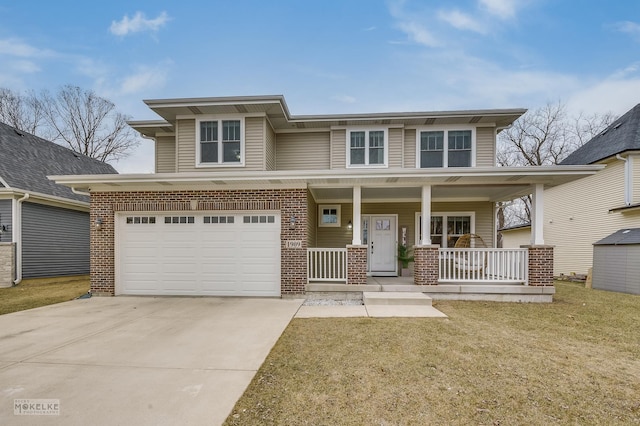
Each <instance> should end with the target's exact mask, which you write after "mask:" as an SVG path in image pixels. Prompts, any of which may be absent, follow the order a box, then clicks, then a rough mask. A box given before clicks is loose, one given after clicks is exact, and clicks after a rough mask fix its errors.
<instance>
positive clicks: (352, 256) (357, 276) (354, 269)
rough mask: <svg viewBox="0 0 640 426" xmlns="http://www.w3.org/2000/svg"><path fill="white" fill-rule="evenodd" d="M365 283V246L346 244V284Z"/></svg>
mask: <svg viewBox="0 0 640 426" xmlns="http://www.w3.org/2000/svg"><path fill="white" fill-rule="evenodd" d="M366 283H367V246H352V245H348V246H347V284H360V285H364V284H366Z"/></svg>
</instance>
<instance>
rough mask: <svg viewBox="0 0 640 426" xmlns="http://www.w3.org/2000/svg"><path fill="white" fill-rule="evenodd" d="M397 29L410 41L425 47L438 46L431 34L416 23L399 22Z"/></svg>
mask: <svg viewBox="0 0 640 426" xmlns="http://www.w3.org/2000/svg"><path fill="white" fill-rule="evenodd" d="M398 28H399V29H400V30H401V31H402V32H404V33H405V34H406V35H407V37H408V38H409V40H410V41H413V42H415V43H418V44H422V45H424V46H427V47H437V46H439V45H440V43H439V42H438V40H436V38H435V37H434V36H433V35H432V34H431V32H429V30H427V29H426V28H425V27H424V26H423V25H421V24H419V23H417V22H414V21H401V22H398Z"/></svg>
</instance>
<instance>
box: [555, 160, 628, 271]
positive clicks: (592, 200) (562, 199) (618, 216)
mask: <svg viewBox="0 0 640 426" xmlns="http://www.w3.org/2000/svg"><path fill="white" fill-rule="evenodd" d="M622 206H624V163H623V162H622V161H619V160H614V161H612V162H610V163H608V164H607V167H606V168H605V169H604V170H600V171H599V172H597V173H596V174H595V175H593V176H589V177H586V178H583V179H579V180H577V181H573V182H569V183H566V184H564V185H560V186H556V187H554V188H550V189H547V190H545V192H544V242H545V244H549V245H553V246H555V249H554V274H555V275H559V274H561V273H563V274H570V273H571V272H575V273H578V274H586V273H587V271H588V269H589V268H590V267H591V266H592V259H593V246H592V244H593V243H595V242H596V241H598V240H600V239H602V238H604V237H606V236H607V235H609V234H612V233H613V232H615V231H617V230H619V229H622V228H627V227H629V228H630V227H633V228H637V227H640V212H626V213H621V212H613V213H609V210H610V209H612V208H616V207H622Z"/></svg>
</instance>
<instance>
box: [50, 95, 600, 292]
mask: <svg viewBox="0 0 640 426" xmlns="http://www.w3.org/2000/svg"><path fill="white" fill-rule="evenodd" d="M145 103H146V104H147V105H148V106H149V107H150V108H151V109H152V110H153V111H154V112H155V113H157V114H158V115H159V116H160V117H162V120H152V121H134V122H131V123H130V125H131V126H132V127H133V128H134V129H136V130H137V131H139V132H140V133H141V134H142V135H143V136H145V137H147V138H151V139H153V140H154V141H155V148H156V149H155V152H156V158H155V162H156V173H154V174H129V175H117V176H109V175H104V176H53V177H52V179H54V180H55V181H56V182H58V183H61V184H63V185H67V186H70V187H72V188H74V189H75V190H79V191H88V192H90V193H91V220H92V223H94V224H95V226H94V227H93V229H92V234H91V249H92V252H91V262H92V263H91V267H92V269H91V274H92V278H91V288H92V291H93V292H96V293H104V294H110V295H114V294H115V295H119V294H149V295H237V296H243V295H244V296H283V295H292V294H303V293H305V291H309V290H312V289H314V290H318V289H322V288H326V289H329V288H330V289H332V290H336V289H342V290H345V289H359V290H362V289H372V288H375V287H374V286H371V285H369V284H368V279H369V277H372V276H385V277H389V279H393V277H397V275H398V261H397V251H398V245H399V244H406V245H408V246H415V248H414V256H415V264H414V277H413V278H412V280H413V281H411V284H414V283H415V285H418V286H421V287H416V289H417V290H419V291H425V292H426V291H429V292H439V293H448V294H455V295H456V296H455V297H458V298H464V297H465V294H474V295H477V294H484V293H492V292H493V293H509V292H516V293H520V294H525V293H526V294H532V295H533V294H536V295H550V294H552V293H553V287H552V284H553V282H552V277H551V273H550V269H551V268H550V264H551V262H552V256H553V250H552V248H550V247H549V246H547V245H545V241H544V239H543V222H542V221H537V222H536V223H535V224H534V227H533V229H532V231H531V238H530V240H531V241H532V242H533V244H532V245H530V246H529V247H527V248H518V249H496V248H495V240H496V239H495V234H496V229H495V220H494V218H495V203H496V202H498V201H504V200H511V199H514V198H516V197H519V196H522V195H524V194H530V193H533V194H534V203H533V210H534V212H537V214H538V217H539V218H541V217H542V205H543V203H542V198H543V196H544V190H545V189H550V188H552V187H554V186H557V185H559V184H563V183H569V182H572V181H574V180H576V179H580V178H583V177H586V176H591V175H593V174H594V173H596V172H597V171H598V170H600V169H601V166H592V165H586V166H585V165H582V166H573V165H572V166H551V167H546V166H545V167H496V135H497V133H498V132H500V131H501V130H502V129H503V128H505V127H506V126H509V125H510V124H511V123H512V122H513V121H514V120H516V119H517V118H518V117H520V116H521V115H522V114H523V113H524V112H525V110H523V109H499V110H470V111H437V112H390V113H374V114H332V115H304V116H295V115H292V114H290V112H289V109H288V107H287V105H286V103H285V100H284V97H282V96H244V97H217V98H190V99H159V100H147V101H145ZM470 233H474V234H478V235H480V236H481V237H482V239H483V240H484V241H485V242H486V243H487V245H488V248H481V247H475V246H472V247H468V248H464V249H456V248H454V245H455V243H456V241H457V240H458V238H460V236H462V235H464V234H470ZM398 280H399V279H398ZM405 280H406V279H405ZM402 282H404V283H408V281H402ZM323 286H324V287H323ZM549 297H550V296H549Z"/></svg>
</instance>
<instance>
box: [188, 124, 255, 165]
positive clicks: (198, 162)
mask: <svg viewBox="0 0 640 426" xmlns="http://www.w3.org/2000/svg"><path fill="white" fill-rule="evenodd" d="M195 120H196V138H195V139H196V140H195V149H196V165H195V166H196V168H209V167H211V168H216V167H244V166H245V151H246V150H245V146H246V135H245V117H242V116H237V115H215V116H206V115H205V116H201V117H197V118H196V119H195ZM204 121H217V122H218V141H217V144H218V162H217V163H203V162H202V160H201V158H200V157H201V152H200V149H201V147H200V123H202V122H204ZM223 121H240V162H238V163H225V162H224V161H222V160H223V158H224V154H223V142H222V122H223Z"/></svg>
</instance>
